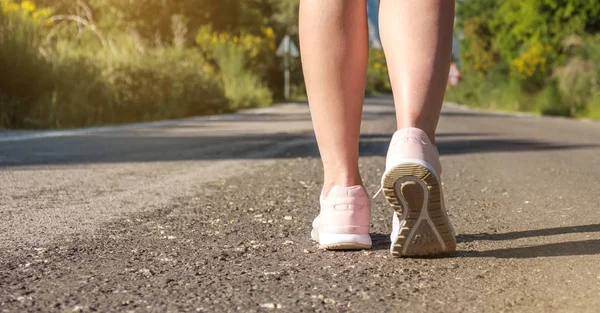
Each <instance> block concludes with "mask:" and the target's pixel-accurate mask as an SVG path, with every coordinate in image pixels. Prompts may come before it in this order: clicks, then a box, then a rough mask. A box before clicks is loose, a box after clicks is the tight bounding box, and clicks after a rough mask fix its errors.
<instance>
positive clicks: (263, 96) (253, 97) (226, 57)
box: [196, 27, 274, 110]
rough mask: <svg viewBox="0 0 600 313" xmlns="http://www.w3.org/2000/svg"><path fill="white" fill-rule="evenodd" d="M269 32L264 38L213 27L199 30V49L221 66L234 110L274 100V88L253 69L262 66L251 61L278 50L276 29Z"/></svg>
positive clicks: (261, 104)
mask: <svg viewBox="0 0 600 313" xmlns="http://www.w3.org/2000/svg"><path fill="white" fill-rule="evenodd" d="M266 33H267V35H266V37H265V38H264V39H261V38H259V37H258V36H255V35H251V34H242V35H241V36H231V35H229V34H227V33H213V32H212V29H211V28H210V27H202V28H201V29H200V30H199V31H198V35H197V36H196V42H197V44H198V45H199V49H200V50H201V51H203V52H204V54H205V55H206V56H207V57H208V58H209V59H211V60H212V62H214V63H215V64H216V66H217V67H218V70H219V72H220V73H219V74H220V77H221V79H222V81H223V86H224V89H225V96H226V97H227V99H229V101H230V106H229V107H230V109H232V110H238V109H243V108H252V107H262V106H267V105H270V104H271V103H272V102H273V95H272V93H271V90H270V89H269V88H268V87H267V86H266V85H265V84H264V83H263V81H262V79H261V77H260V76H258V75H257V74H256V71H253V70H252V68H253V67H256V66H258V65H254V66H253V65H252V64H250V60H255V59H256V58H258V57H260V56H261V55H264V53H265V49H274V41H273V34H272V30H269V29H267V30H266ZM258 72H260V71H258Z"/></svg>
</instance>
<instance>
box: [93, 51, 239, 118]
mask: <svg viewBox="0 0 600 313" xmlns="http://www.w3.org/2000/svg"><path fill="white" fill-rule="evenodd" d="M107 67H108V68H109V70H108V71H106V72H105V74H104V75H105V77H106V79H107V81H108V82H109V84H110V88H111V91H112V93H113V95H114V99H115V104H114V107H113V112H114V113H113V114H114V116H115V117H114V119H115V121H116V122H119V123H124V122H132V121H138V120H143V121H149V120H155V119H159V118H180V117H184V116H190V115H201V114H215V113H223V112H229V111H231V110H232V107H231V106H229V105H228V102H227V99H226V98H225V95H224V91H223V87H222V85H221V83H220V82H219V81H218V79H216V78H214V76H213V75H210V73H209V72H207V69H206V68H204V61H203V60H202V58H201V57H200V56H199V55H197V54H195V53H194V52H186V51H184V50H179V49H175V48H172V49H167V50H163V51H157V52H153V53H148V54H144V55H140V56H138V57H135V58H134V57H132V58H130V59H128V60H127V61H121V62H118V63H117V64H114V65H109V66H107Z"/></svg>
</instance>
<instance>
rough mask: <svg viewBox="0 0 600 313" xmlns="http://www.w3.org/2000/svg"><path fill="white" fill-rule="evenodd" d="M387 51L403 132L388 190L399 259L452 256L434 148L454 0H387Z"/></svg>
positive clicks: (394, 146)
mask: <svg viewBox="0 0 600 313" xmlns="http://www.w3.org/2000/svg"><path fill="white" fill-rule="evenodd" d="M380 9H381V11H380V19H379V23H380V28H381V29H380V31H381V41H382V44H383V47H384V50H385V54H386V59H387V63H388V69H389V72H390V79H391V82H392V89H393V91H394V102H395V104H396V119H397V123H398V131H396V133H395V134H394V136H393V137H392V142H391V143H390V148H389V150H388V154H387V159H386V171H385V172H384V174H383V177H382V190H383V192H384V195H385V197H386V199H387V200H388V202H389V203H390V205H391V206H392V208H393V209H394V212H395V213H394V216H393V220H392V234H391V236H390V239H391V242H392V245H391V247H390V250H391V252H392V255H393V256H397V257H406V256H430V255H440V254H448V253H452V252H454V251H455V250H456V238H455V235H454V231H453V228H452V224H451V222H450V219H449V217H448V215H447V214H446V210H445V206H444V197H443V193H442V185H441V181H440V175H441V171H442V168H441V164H440V161H439V155H438V152H437V149H436V148H435V146H434V145H435V129H436V127H437V123H438V119H439V117H440V111H441V108H442V102H443V99H444V92H445V90H446V82H447V80H448V71H449V67H450V58H451V53H452V31H453V26H454V25H453V21H454V0H381V4H380Z"/></svg>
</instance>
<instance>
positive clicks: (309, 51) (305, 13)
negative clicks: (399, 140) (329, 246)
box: [299, 0, 455, 194]
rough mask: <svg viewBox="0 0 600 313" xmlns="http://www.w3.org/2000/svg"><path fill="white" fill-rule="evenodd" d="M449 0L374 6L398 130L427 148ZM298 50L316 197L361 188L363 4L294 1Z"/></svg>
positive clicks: (386, 0)
mask: <svg viewBox="0 0 600 313" xmlns="http://www.w3.org/2000/svg"><path fill="white" fill-rule="evenodd" d="M454 6H455V3H454V1H453V0H381V2H380V17H379V21H380V23H379V27H380V32H381V42H382V44H383V48H384V52H385V54H386V60H387V63H388V70H389V73H390V81H391V83H392V89H393V92H394V102H395V106H396V120H397V125H398V129H401V128H405V127H417V128H420V129H423V130H424V131H425V132H426V133H427V135H428V136H429V138H430V139H431V141H432V142H433V143H434V144H435V129H436V128H437V123H438V120H439V117H440V111H441V107H442V102H443V99H444V93H445V90H446V83H447V79H448V71H449V67H450V60H451V53H452V32H453V23H454ZM299 26H300V48H301V52H302V65H303V69H304V77H305V81H306V89H307V94H308V101H309V106H310V110H311V114H312V119H313V125H314V130H315V134H316V137H317V143H318V145H319V151H320V153H321V159H322V161H323V169H324V188H323V192H324V194H327V193H328V192H329V190H330V189H331V188H332V187H333V186H334V185H339V186H355V185H361V184H362V179H361V176H360V173H359V170H358V142H359V136H360V123H361V117H362V105H363V97H364V89H365V84H366V73H367V58H368V26H367V10H366V2H365V0H327V1H323V0H301V1H300V23H299Z"/></svg>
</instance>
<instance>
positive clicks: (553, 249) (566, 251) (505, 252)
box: [457, 224, 600, 259]
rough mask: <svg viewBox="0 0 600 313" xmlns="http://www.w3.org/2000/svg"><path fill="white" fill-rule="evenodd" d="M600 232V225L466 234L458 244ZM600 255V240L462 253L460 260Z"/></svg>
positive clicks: (459, 239) (460, 253)
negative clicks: (465, 258) (464, 258)
mask: <svg viewBox="0 0 600 313" xmlns="http://www.w3.org/2000/svg"><path fill="white" fill-rule="evenodd" d="M592 232H600V224H590V225H581V226H569V227H556V228H544V229H534V230H526V231H518V232H509V233H500V234H488V233H482V234H465V235H460V236H458V238H457V240H458V242H459V243H461V242H473V241H501V240H515V239H521V238H531V237H545V236H553V235H562V234H571V233H578V234H579V233H592ZM596 254H600V240H599V239H591V240H581V241H569V242H560V243H550V244H543V245H537V246H527V247H517V248H504V249H496V250H488V251H459V252H458V254H457V256H460V257H494V258H506V259H512V258H516V259H519V258H537V257H549V256H568V255H596Z"/></svg>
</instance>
